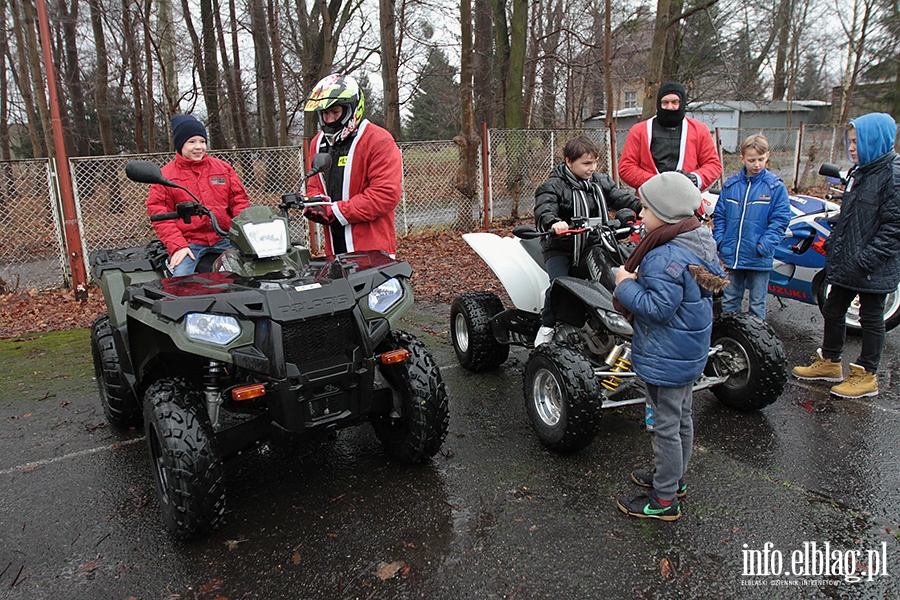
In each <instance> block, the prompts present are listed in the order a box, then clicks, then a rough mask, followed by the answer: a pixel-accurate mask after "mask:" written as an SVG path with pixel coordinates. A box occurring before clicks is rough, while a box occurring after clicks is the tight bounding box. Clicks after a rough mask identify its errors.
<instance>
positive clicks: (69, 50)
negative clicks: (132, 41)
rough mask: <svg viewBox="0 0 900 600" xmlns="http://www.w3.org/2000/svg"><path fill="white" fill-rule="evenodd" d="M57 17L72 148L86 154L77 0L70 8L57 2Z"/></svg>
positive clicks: (88, 145)
mask: <svg viewBox="0 0 900 600" xmlns="http://www.w3.org/2000/svg"><path fill="white" fill-rule="evenodd" d="M57 9H58V11H59V18H60V20H61V21H62V28H61V29H62V34H63V42H64V45H65V52H66V60H65V65H66V88H67V89H68V91H69V99H70V100H71V101H72V130H73V138H74V139H73V141H74V146H73V150H74V151H75V154H76V156H88V155H89V154H90V153H91V143H90V142H91V140H90V137H89V135H88V126H87V115H85V112H84V89H83V88H82V86H81V71H80V69H79V67H78V46H77V45H76V36H77V31H76V25H77V23H78V0H72V8H71V10H69V7H68V6H67V5H66V0H59V2H58V3H57ZM127 40H128V36H126V42H127Z"/></svg>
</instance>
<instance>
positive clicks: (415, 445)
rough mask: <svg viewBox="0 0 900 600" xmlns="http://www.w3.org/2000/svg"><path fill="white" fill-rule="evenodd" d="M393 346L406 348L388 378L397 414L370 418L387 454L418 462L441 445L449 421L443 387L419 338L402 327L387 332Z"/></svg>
mask: <svg viewBox="0 0 900 600" xmlns="http://www.w3.org/2000/svg"><path fill="white" fill-rule="evenodd" d="M391 341H392V342H393V344H392V345H393V346H394V347H395V348H405V349H406V350H408V351H409V359H407V360H406V361H405V362H403V363H400V364H398V365H393V366H388V367H385V368H386V369H393V370H394V371H393V375H394V376H393V377H392V382H393V384H394V387H395V388H396V389H397V391H398V392H399V393H400V396H401V406H400V415H399V417H396V416H395V417H392V416H388V415H385V416H379V417H375V418H373V419H372V428H373V429H374V430H375V435H376V436H377V437H378V439H379V440H381V443H382V445H384V449H385V451H386V452H387V454H388V455H389V456H391V457H392V458H395V459H397V460H400V461H403V462H406V463H412V464H418V463H422V462H425V461H426V460H428V459H429V458H431V457H432V456H434V455H435V454H437V452H438V450H440V449H441V444H443V443H444V438H446V437H447V428H448V427H449V425H450V409H449V406H448V401H447V390H446V388H445V387H444V380H443V379H442V378H441V372H440V370H439V369H438V366H437V363H435V362H434V358H432V356H431V353H430V352H428V349H426V348H425V345H424V344H422V342H420V341H418V340H416V339H415V338H414V337H412V336H411V335H409V334H408V333H405V332H402V331H393V332H391Z"/></svg>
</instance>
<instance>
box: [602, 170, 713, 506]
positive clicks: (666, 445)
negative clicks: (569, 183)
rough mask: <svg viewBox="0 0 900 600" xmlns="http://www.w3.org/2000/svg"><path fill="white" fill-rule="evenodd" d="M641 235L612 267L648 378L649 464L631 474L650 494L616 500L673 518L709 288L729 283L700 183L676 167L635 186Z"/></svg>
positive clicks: (702, 358) (689, 439)
mask: <svg viewBox="0 0 900 600" xmlns="http://www.w3.org/2000/svg"><path fill="white" fill-rule="evenodd" d="M638 193H639V195H640V198H641V204H642V205H643V212H642V213H641V214H642V217H643V221H644V226H645V228H646V232H647V233H646V235H645V236H644V239H642V240H641V243H640V244H638V246H637V247H636V248H635V249H634V252H632V254H631V256H630V257H629V258H628V261H627V262H626V263H625V266H624V267H623V268H622V269H620V270H619V272H618V273H617V274H616V290H615V299H616V305H617V308H620V310H622V312H623V313H625V314H626V316H628V317H629V318H632V319H633V320H634V339H633V342H632V356H631V360H632V364H633V365H634V371H635V373H636V374H637V375H638V377H640V378H641V379H642V380H643V381H644V382H645V383H646V385H647V400H646V403H647V406H646V417H645V423H646V426H647V430H648V431H650V433H651V434H652V436H653V440H652V441H653V453H654V459H655V460H654V462H655V468H654V469H635V470H634V471H633V472H632V473H631V480H632V481H633V482H634V483H636V484H637V485H640V486H643V487H647V488H651V490H650V491H649V493H643V494H639V495H637V496H634V497H632V498H622V499H620V500H619V501H618V507H619V510H621V511H622V512H624V513H625V514H627V515H629V516H632V517H640V518H651V519H661V520H663V521H674V520H676V519H678V518H679V517H681V506H680V504H679V498H682V497H684V496H685V495H686V494H687V487H686V485H685V483H684V475H685V473H686V472H687V467H688V462H690V459H691V448H692V446H693V439H694V425H693V420H692V419H691V405H692V398H693V386H694V382H695V381H696V380H697V378H698V377H700V374H701V373H702V372H703V368H704V367H705V366H706V359H707V356H708V354H709V342H710V336H711V333H712V321H713V309H712V297H713V293H714V292H718V291H721V290H722V289H724V287H725V285H727V283H728V279H727V275H726V273H725V271H724V270H723V269H722V267H721V266H720V265H719V261H718V257H717V254H716V242H715V240H713V237H712V233H711V232H710V230H709V228H708V227H703V226H701V225H700V221H699V219H697V217H696V216H695V215H694V211H696V210H697V209H698V208H699V207H700V190H698V189H697V188H696V187H695V186H694V185H692V184H691V182H690V181H689V180H688V179H687V178H686V177H684V176H683V175H681V174H680V173H676V172H674V171H669V172H666V173H661V174H659V175H656V176H654V177H652V178H651V179H649V180H647V181H646V182H645V183H644V184H643V185H642V186H641V187H640V190H639V192H638Z"/></svg>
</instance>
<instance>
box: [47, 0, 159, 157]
mask: <svg viewBox="0 0 900 600" xmlns="http://www.w3.org/2000/svg"><path fill="white" fill-rule="evenodd" d="M60 1H61V2H62V1H63V0H60ZM132 4H133V2H132V0H122V33H123V34H124V36H123V37H124V38H125V39H124V57H123V62H125V63H127V65H128V70H129V72H130V75H131V77H130V80H129V84H130V86H131V101H132V102H133V103H134V144H135V147H136V149H137V151H138V153H144V152H146V151H147V141H146V139H145V138H144V100H143V90H142V89H141V76H142V73H141V61H140V52H139V50H138V40H137V29H136V27H135V19H134V16H135V15H134V11H133V10H132Z"/></svg>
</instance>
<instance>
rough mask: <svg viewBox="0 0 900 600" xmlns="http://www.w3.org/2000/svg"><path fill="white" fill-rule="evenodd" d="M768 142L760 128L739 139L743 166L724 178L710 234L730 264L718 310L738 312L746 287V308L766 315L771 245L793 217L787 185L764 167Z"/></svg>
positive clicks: (761, 317)
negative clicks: (747, 294)
mask: <svg viewBox="0 0 900 600" xmlns="http://www.w3.org/2000/svg"><path fill="white" fill-rule="evenodd" d="M768 161H769V141H768V140H767V139H766V138H765V136H763V135H762V134H760V133H757V134H754V135H751V136H749V137H747V139H745V140H744V142H743V143H742V144H741V162H742V163H744V167H743V168H742V169H741V172H740V173H738V174H737V175H733V176H732V177H729V178H728V181H726V182H725V185H724V186H723V187H722V191H721V192H720V193H719V200H718V202H716V209H715V211H713V225H714V228H713V237H714V238H715V239H716V245H717V246H718V248H719V256H720V257H721V258H722V262H724V263H725V268H727V269H728V281H729V286H728V287H726V288H725V294H724V296H723V297H722V312H741V305H742V304H743V300H744V291H745V290H747V291H749V295H750V312H751V313H753V314H754V315H756V316H757V317H759V318H760V319H765V318H766V294H767V293H768V292H769V271H770V270H771V269H772V264H773V263H774V256H775V246H777V245H778V242H780V241H781V240H782V239H783V238H784V231H785V229H787V226H788V223H790V220H791V203H790V201H789V200H788V195H787V189H786V188H785V187H784V183H782V181H781V179H779V178H778V176H777V175H775V174H774V173H772V172H771V171H769V170H768V169H766V163H767V162H768Z"/></svg>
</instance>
